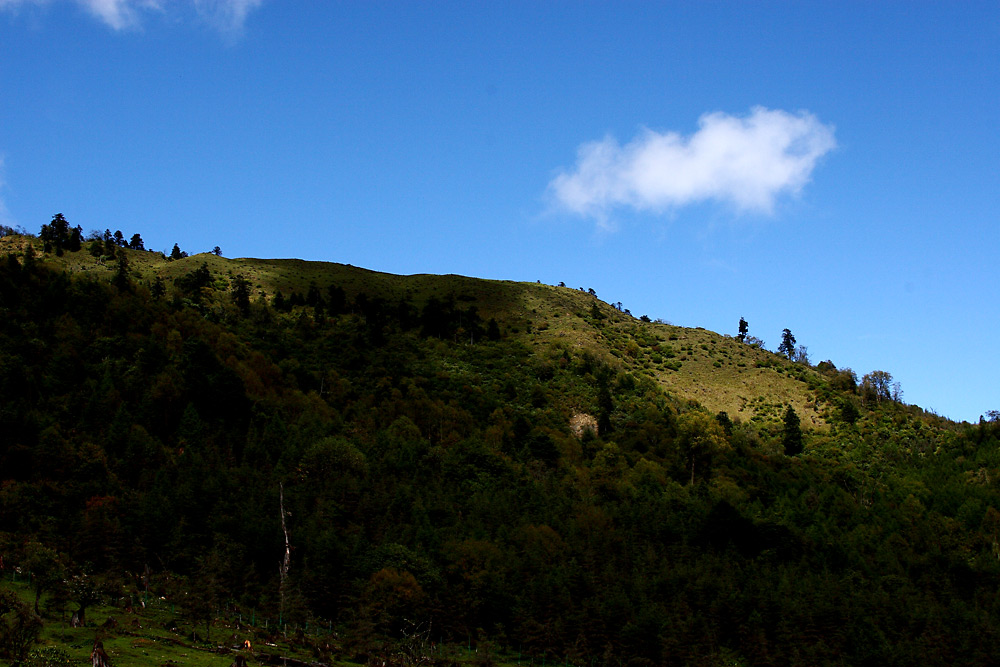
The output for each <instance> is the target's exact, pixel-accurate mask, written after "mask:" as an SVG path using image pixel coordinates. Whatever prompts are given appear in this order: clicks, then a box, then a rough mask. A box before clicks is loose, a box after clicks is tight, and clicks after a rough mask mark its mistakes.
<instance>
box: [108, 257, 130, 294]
mask: <svg viewBox="0 0 1000 667" xmlns="http://www.w3.org/2000/svg"><path fill="white" fill-rule="evenodd" d="M111 282H112V284H113V285H114V286H115V287H117V288H118V291H119V292H127V291H128V290H129V289H131V287H132V281H131V279H130V278H129V266H128V256H126V255H125V253H123V252H120V253H118V265H117V267H116V268H115V275H114V277H113V278H112V279H111Z"/></svg>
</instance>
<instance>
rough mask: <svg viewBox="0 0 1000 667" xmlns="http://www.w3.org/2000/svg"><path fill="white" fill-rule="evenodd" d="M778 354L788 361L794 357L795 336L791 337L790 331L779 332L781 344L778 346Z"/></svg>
mask: <svg viewBox="0 0 1000 667" xmlns="http://www.w3.org/2000/svg"><path fill="white" fill-rule="evenodd" d="M778 352H779V353H781V354H783V355H785V356H786V357H788V358H789V359H792V358H794V357H795V336H793V335H792V332H791V330H789V329H785V330H783V331H782V332H781V344H780V345H778Z"/></svg>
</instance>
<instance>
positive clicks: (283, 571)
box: [278, 482, 292, 632]
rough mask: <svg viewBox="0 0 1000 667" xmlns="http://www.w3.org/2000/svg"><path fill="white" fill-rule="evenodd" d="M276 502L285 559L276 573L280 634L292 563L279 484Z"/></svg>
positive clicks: (282, 495) (282, 487) (283, 496)
mask: <svg viewBox="0 0 1000 667" xmlns="http://www.w3.org/2000/svg"><path fill="white" fill-rule="evenodd" d="M278 500H279V503H280V504H279V507H280V509H281V532H283V533H284V534H285V559H284V560H283V561H282V563H281V565H280V567H279V568H278V572H279V573H280V575H281V583H280V585H279V588H278V595H279V603H278V604H279V607H278V611H279V612H280V613H279V616H280V618H281V619H282V620H281V623H282V632H283V631H284V616H285V593H286V582H287V580H288V568H289V566H290V565H291V563H292V547H291V543H290V542H289V540H288V525H287V524H286V523H285V485H284V484H283V483H281V482H279V483H278Z"/></svg>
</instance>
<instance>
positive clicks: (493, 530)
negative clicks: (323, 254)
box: [0, 237, 1000, 665]
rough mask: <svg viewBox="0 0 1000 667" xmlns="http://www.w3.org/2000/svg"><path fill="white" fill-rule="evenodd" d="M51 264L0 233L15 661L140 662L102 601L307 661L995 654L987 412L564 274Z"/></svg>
mask: <svg viewBox="0 0 1000 667" xmlns="http://www.w3.org/2000/svg"><path fill="white" fill-rule="evenodd" d="M94 243H98V242H94ZM26 244H28V245H31V249H30V250H27V249H26ZM43 250H44V249H43V248H42V246H41V245H40V243H39V241H38V240H36V239H31V238H24V237H6V238H3V239H0V349H3V351H4V353H3V355H2V356H0V433H2V434H3V438H2V439H0V470H2V475H3V478H2V481H0V555H3V558H4V563H5V566H7V567H15V566H16V567H18V568H20V572H21V574H22V575H24V576H28V577H30V578H29V581H30V588H25V585H24V583H23V579H22V583H21V584H18V586H15V591H16V594H17V595H9V594H4V595H3V596H2V598H0V621H2V623H0V634H2V637H0V657H2V658H4V659H7V660H10V661H14V662H18V663H19V664H20V663H22V662H25V661H27V660H28V658H25V656H26V655H28V652H29V651H30V650H35V649H34V648H33V647H35V648H37V647H36V642H35V638H36V637H41V638H42V643H41V646H42V647H43V648H46V647H47V648H50V649H58V648H59V647H60V646H65V647H67V651H69V654H71V655H74V656H79V654H80V651H81V647H80V641H81V639H80V637H81V631H80V630H79V628H75V629H69V621H70V618H71V616H72V615H74V614H75V616H76V617H77V619H78V620H79V621H80V624H81V625H82V626H83V628H84V629H87V628H90V629H91V631H92V632H93V633H94V636H95V638H103V639H104V640H106V641H105V644H104V645H105V646H106V647H107V649H108V651H110V652H111V653H109V654H110V655H111V657H112V659H113V660H114V658H115V654H114V652H115V651H119V652H120V653H118V654H117V655H119V656H124V655H128V656H129V657H128V661H143V660H146V659H147V658H146V657H145V656H146V655H147V654H148V655H150V656H152V655H153V654H154V652H153V651H152V650H151V651H149V652H147V653H142V657H140V652H138V651H135V649H136V647H137V646H139V645H140V644H142V642H139V639H137V638H136V636H137V635H136V631H135V630H131V629H129V628H133V627H136V626H135V625H133V624H131V622H130V623H129V624H128V625H127V626H126V627H117V628H116V627H115V626H114V625H108V626H102V627H101V628H100V629H99V628H97V627H96V626H95V625H94V621H93V620H92V619H91V620H88V616H87V610H88V609H98V608H99V609H101V617H106V615H107V614H109V613H111V612H109V610H108V605H111V606H112V607H115V608H117V609H118V610H119V613H120V614H123V615H127V614H133V615H134V621H135V623H136V624H138V625H139V626H141V625H142V623H144V622H148V621H147V620H146V619H147V618H154V617H155V618H157V621H156V622H157V623H159V624H160V625H161V627H164V628H165V630H164V631H165V632H167V633H169V634H168V635H164V634H162V633H160V632H159V631H157V632H156V633H147V634H146V635H143V642H150V643H149V644H142V645H143V646H148V647H149V648H150V649H152V646H153V644H154V643H155V642H164V641H173V640H171V639H170V634H172V635H175V640H176V641H182V640H181V639H180V638H182V637H183V638H184V639H183V642H184V646H185V647H191V649H192V650H198V651H201V650H203V649H204V650H208V649H212V648H213V647H214V646H215V645H216V644H215V642H217V641H219V640H217V636H218V635H220V634H223V633H225V636H226V637H236V638H238V639H240V640H242V638H243V637H250V636H252V637H253V639H254V642H255V645H256V643H258V642H263V643H264V645H265V646H267V645H271V644H273V645H275V646H279V645H280V646H281V647H282V648H281V650H282V651H287V652H288V653H287V654H286V655H285V656H284V657H285V658H288V657H289V656H297V657H294V659H295V660H300V659H304V658H303V656H306V657H308V659H311V660H313V661H315V662H319V663H322V664H334V663H336V662H338V661H344V660H350V661H354V662H358V663H368V664H383V663H385V664H401V665H402V664H418V663H424V664H432V663H433V664H453V663H454V662H456V661H466V660H468V661H474V662H477V664H480V663H482V664H485V662H490V661H495V660H499V661H507V662H518V661H519V660H522V659H527V660H534V661H536V662H538V661H556V662H563V663H567V664H577V665H583V664H591V665H597V664H602V665H614V664H624V663H625V662H630V663H632V664H732V663H736V664H761V665H763V664H880V665H883V664H884V665H911V664H917V663H920V664H942V665H943V664H956V663H963V662H964V663H967V664H988V663H991V662H996V661H998V660H1000V655H998V654H997V648H996V647H997V646H998V644H997V643H996V642H994V641H992V640H990V638H991V637H992V636H993V634H994V633H995V628H996V627H1000V625H998V624H1000V607H998V605H997V602H996V595H995V591H996V588H997V586H998V585H1000V559H998V557H997V546H996V545H997V541H998V539H1000V513H998V511H997V507H998V506H1000V489H998V488H997V485H996V480H998V479H1000V446H998V445H1000V428H998V424H1000V422H998V421H996V420H993V421H988V422H987V421H984V422H982V423H981V424H979V425H974V426H973V425H967V424H965V425H958V424H954V423H952V422H949V421H947V420H944V419H941V418H939V417H937V416H935V415H932V414H927V413H924V412H923V411H922V410H920V409H919V408H916V407H913V406H907V405H905V404H902V403H901V402H898V401H896V400H893V398H892V394H891V392H889V391H888V390H887V388H886V387H885V386H883V385H884V383H883V384H871V383H868V384H863V385H862V386H860V387H859V386H857V384H856V378H854V377H853V374H851V373H850V372H849V371H845V370H838V369H836V368H835V367H834V366H833V365H832V364H828V363H824V364H819V365H817V366H816V367H812V366H809V365H807V364H803V363H793V362H790V361H788V360H786V359H784V358H782V357H780V356H778V355H776V354H773V353H770V352H767V351H764V350H759V349H756V348H754V347H751V346H749V345H745V344H743V343H740V342H739V341H737V340H735V339H733V338H729V337H725V336H720V335H718V334H714V333H711V332H708V331H704V330H702V329H686V328H681V327H674V326H671V325H668V324H657V323H652V322H642V321H639V320H637V319H635V318H632V317H631V316H629V315H627V314H626V313H624V312H620V311H619V310H618V309H617V308H613V307H611V306H610V305H608V304H605V303H603V302H601V301H599V300H597V299H596V298H595V297H594V296H592V295H590V294H587V293H584V292H581V291H580V290H574V289H569V288H565V287H553V286H548V285H541V284H530V283H528V284H526V283H513V282H504V281H486V280H478V279H474V278H464V277H459V276H428V275H418V276H392V275H388V274H381V273H375V272H370V271H365V270H363V269H357V268H354V267H350V266H344V265H339V264H328V263H320V262H302V261H297V260H249V259H236V260H230V259H226V258H223V257H220V256H216V255H196V256H193V257H178V258H176V259H174V260H168V259H167V258H165V257H163V256H162V255H161V254H159V253H149V252H144V251H137V250H125V249H121V248H113V247H110V246H106V245H104V244H101V245H100V246H99V247H97V246H94V247H93V250H92V251H91V250H89V249H88V248H87V245H86V244H84V245H83V247H82V248H81V249H80V250H77V251H72V250H70V251H64V252H63V253H62V255H61V256H58V255H57V254H56V253H55V252H50V253H45V252H43ZM876 379H878V378H876ZM882 379H885V378H882ZM18 596H19V597H18ZM149 596H153V597H154V598H156V599H158V600H160V601H161V602H162V605H161V606H159V607H158V608H157V611H156V612H155V613H156V616H152V614H153V612H152V611H150V612H148V614H150V615H143V614H144V613H146V612H139V611H137V610H136V606H137V605H138V601H139V600H145V599H147V598H148V597H149ZM36 604H37V609H38V612H39V615H40V616H41V618H42V621H41V623H43V624H44V632H42V629H41V628H42V626H41V625H37V624H35V622H34V621H32V620H31V619H32V618H34V616H33V613H34V612H33V610H34V608H35V606H36ZM166 605H169V608H170V616H171V617H170V618H167V619H166V620H164V619H163V617H162V615H164V614H166V609H167V607H166ZM248 614H249V615H250V618H251V622H250V624H248V623H247V621H246V617H247V615H248ZM258 619H264V622H263V625H264V627H263V628H261V627H260V625H261V624H260V622H259V620H258ZM88 624H89V625H88ZM251 628H252V630H251ZM319 628H325V629H326V632H325V634H323V633H320V632H318V629H319ZM15 630H16V631H15ZM40 632H41V634H39V633H40ZM240 633H243V634H240ZM18 637H19V638H20V639H18V640H17V641H14V639H16V638H18ZM213 638H216V639H213ZM18 642H20V643H18ZM231 643H232V642H230V644H231ZM431 645H433V646H439V647H449V648H447V650H446V651H444V652H439V653H433V654H432V653H430V652H427V653H426V654H422V653H421V652H422V651H425V649H426V650H427V651H430V649H429V648H428V647H430V646H431ZM462 646H464V647H465V652H461V651H459V650H458V648H457V647H462ZM18 647H20V648H18ZM237 648H238V647H237ZM22 649H23V650H22ZM143 650H145V649H143ZM230 650H231V647H230ZM275 650H277V649H275ZM19 651H20V653H19ZM414 652H416V653H414ZM244 653H246V657H249V659H251V660H256V661H257V662H262V661H264V658H263V657H262V654H260V653H250V652H249V651H244ZM418 654H419V655H418ZM165 655H167V654H165V653H164V654H162V656H165ZM169 655H171V656H174V657H171V658H170V660H175V659H179V658H185V656H184V654H181V655H178V654H177V653H176V652H172V653H170V654H169ZM241 655H242V653H241ZM268 655H270V654H268ZM162 656H161V657H162ZM483 656H487V657H483ZM41 659H42V658H41V657H39V658H38V659H37V660H41ZM166 659H167V658H165V657H163V660H166ZM185 659H186V658H185ZM280 659H281V657H273V656H272V657H270V658H268V660H280ZM37 660H36V662H35V663H32V664H39V665H40V664H42V663H41V662H38V661H37ZM203 661H207V657H204V656H199V658H198V660H197V661H195V663H196V664H202V663H203ZM230 661H231V660H230V657H228V656H227V657H225V658H223V657H222V656H219V662H218V663H214V662H213V663H212V664H229V662H230ZM484 661H485V662H484ZM148 662H149V664H150V665H153V664H157V665H158V664H161V662H162V660H160V661H159V662H158V661H157V660H156V658H155V657H149V658H148ZM115 664H121V663H115Z"/></svg>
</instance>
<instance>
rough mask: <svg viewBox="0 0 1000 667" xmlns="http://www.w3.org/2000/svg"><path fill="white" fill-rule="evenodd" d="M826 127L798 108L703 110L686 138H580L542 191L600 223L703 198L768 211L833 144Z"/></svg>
mask: <svg viewBox="0 0 1000 667" xmlns="http://www.w3.org/2000/svg"><path fill="white" fill-rule="evenodd" d="M833 132H834V130H833V127H832V126H830V125H824V124H823V123H820V122H819V120H817V119H816V117H815V116H813V115H812V114H810V113H808V112H805V111H800V112H798V113H794V114H793V113H789V112H787V111H781V110H780V109H779V110H770V109H765V108H764V107H755V108H753V109H752V110H751V112H750V114H749V115H748V116H746V117H738V116H731V115H729V114H725V113H721V112H716V113H709V114H705V115H703V116H702V117H701V118H700V119H699V120H698V131H697V132H695V133H694V134H692V135H690V136H689V137H683V136H681V135H679V134H677V133H676V132H665V133H662V134H661V133H659V132H654V131H652V130H644V131H643V132H641V133H640V134H639V136H637V137H636V138H635V139H633V140H632V141H631V142H629V143H628V144H626V145H625V146H621V145H620V144H619V143H618V141H617V140H615V139H614V138H613V137H610V136H608V137H605V138H604V139H602V140H601V141H594V142H590V143H586V144H583V145H582V146H580V148H579V149H578V151H577V161H576V166H575V168H574V169H573V170H572V171H569V172H566V171H564V172H563V173H560V174H559V175H558V176H556V177H555V178H554V179H553V180H552V181H551V182H550V183H549V194H550V195H551V196H552V197H553V199H554V201H555V203H556V204H557V205H558V206H560V207H561V208H564V209H566V210H568V211H571V212H573V213H576V214H578V215H582V216H585V217H590V218H594V219H596V220H598V221H599V222H604V221H605V220H606V219H607V216H608V214H609V212H610V211H611V210H612V209H614V208H616V207H631V208H633V209H635V210H640V211H647V210H651V211H657V212H660V211H665V210H669V209H673V208H679V207H681V206H684V205H686V204H692V203H696V202H702V201H709V200H714V201H719V202H725V203H729V204H732V205H734V206H735V207H736V208H737V209H738V210H741V211H755V212H762V213H769V212H771V211H772V210H773V207H774V201H775V198H776V197H777V196H778V195H780V194H782V193H797V192H798V191H799V190H801V188H802V186H804V185H805V184H806V183H808V182H809V178H810V175H811V174H812V171H813V168H814V167H815V166H816V163H817V161H818V160H819V158H821V157H822V156H823V155H825V154H826V153H828V152H829V151H831V150H833V149H834V148H835V147H836V141H835V140H834V137H833Z"/></svg>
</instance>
